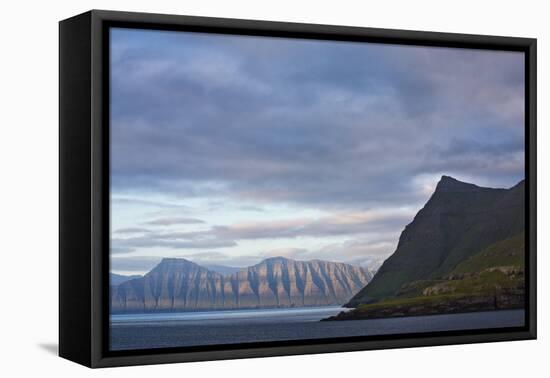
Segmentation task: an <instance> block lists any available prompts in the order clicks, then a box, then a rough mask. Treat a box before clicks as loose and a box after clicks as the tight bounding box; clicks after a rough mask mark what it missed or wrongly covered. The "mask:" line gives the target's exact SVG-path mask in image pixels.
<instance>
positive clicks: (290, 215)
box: [59, 10, 536, 367]
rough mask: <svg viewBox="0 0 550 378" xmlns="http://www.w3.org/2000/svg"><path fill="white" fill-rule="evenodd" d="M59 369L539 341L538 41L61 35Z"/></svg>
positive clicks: (262, 28) (352, 35)
mask: <svg viewBox="0 0 550 378" xmlns="http://www.w3.org/2000/svg"><path fill="white" fill-rule="evenodd" d="M59 61H60V63H59V69H60V84H59V85H60V109H59V114H60V250H59V253H60V256H59V263H60V266H59V268H60V269H59V298H60V307H59V322H60V324H59V353H60V355H61V356H62V357H64V358H67V359H70V360H73V361H75V362H78V363H81V364H84V365H86V366H90V367H107V366H117V365H136V364H153V363H166V362H183V361H199V360H215V359H230V358H243V357H262V356H275V355H291V354H306V353H325V352H342V351H352V350H367V349H381V348H403V347H414V346H428V345H445V344H456V343H475V342H489V341H504V340H523V339H533V338H536V162H535V157H536V129H535V126H536V40H535V39H528V38H515V37H496V36H482V35H466V34H448V33H434V32H417V31H402V30H384V29H371V28H357V27H343V26H327V25H308V24H295V23H280V22H266V21H249V20H234V19H218V18H203V17H187V16H173V15H158V14H143V13H126V12H111V11H96V10H94V11H90V12H87V13H84V14H81V15H78V16H75V17H73V18H70V19H67V20H64V21H61V22H60V60H59Z"/></svg>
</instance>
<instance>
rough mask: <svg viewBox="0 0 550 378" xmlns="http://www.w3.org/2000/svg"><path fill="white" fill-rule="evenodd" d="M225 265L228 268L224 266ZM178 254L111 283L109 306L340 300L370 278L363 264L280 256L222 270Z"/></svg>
mask: <svg viewBox="0 0 550 378" xmlns="http://www.w3.org/2000/svg"><path fill="white" fill-rule="evenodd" d="M223 268H225V269H231V268H227V267H223ZM216 270H218V271H214V269H207V268H206V267H203V266H200V265H198V264H196V263H193V262H191V261H188V260H186V259H181V258H166V259H163V260H162V261H161V262H160V263H159V264H158V265H157V266H156V267H155V268H153V269H152V270H151V271H150V272H149V273H147V274H145V275H144V276H143V277H138V278H134V279H131V280H128V281H125V282H122V283H120V284H118V285H115V286H111V311H112V312H113V313H124V312H160V311H190V310H214V309H244V308H269V307H301V306H326V305H341V304H344V303H346V302H347V301H348V300H349V299H350V298H351V297H352V296H353V295H354V294H355V293H357V292H358V291H359V290H360V289H361V288H363V287H364V286H365V285H366V284H367V283H368V282H369V280H370V279H371V278H372V275H371V273H369V272H368V271H367V270H365V269H363V268H360V267H357V266H353V265H349V264H344V263H335V262H328V261H322V260H311V261H297V260H292V259H288V258H284V257H274V258H269V259H266V260H263V261H262V262H260V263H259V264H256V265H254V266H250V267H247V268H242V269H239V270H238V271H234V272H231V271H230V270H229V271H227V270H226V272H227V273H226V274H221V273H219V272H220V271H221V270H222V269H221V268H220V267H217V268H216Z"/></svg>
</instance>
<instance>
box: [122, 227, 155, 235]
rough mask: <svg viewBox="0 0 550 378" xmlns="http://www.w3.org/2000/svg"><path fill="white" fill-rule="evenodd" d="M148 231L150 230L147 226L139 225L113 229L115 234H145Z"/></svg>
mask: <svg viewBox="0 0 550 378" xmlns="http://www.w3.org/2000/svg"><path fill="white" fill-rule="evenodd" d="M148 232H151V231H150V230H149V229H147V228H141V227H126V228H119V229H118V230H115V233H116V234H146V233H148Z"/></svg>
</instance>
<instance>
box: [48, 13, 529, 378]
mask: <svg viewBox="0 0 550 378" xmlns="http://www.w3.org/2000/svg"><path fill="white" fill-rule="evenodd" d="M113 26H119V27H130V28H140V29H155V30H181V31H201V32H210V33H212V32H214V33H222V34H238V35H254V36H279V37H290V38H311V39H325V40H343V41H359V42H377V43H391V44H401V45H422V46H445V47H455V48H472V49H490V50H509V51H521V52H524V53H525V78H526V80H525V101H526V103H525V135H526V138H525V151H526V159H525V164H526V167H525V173H526V189H527V190H526V192H527V193H526V194H527V196H526V201H527V204H528V206H526V214H525V216H526V218H525V221H526V227H527V230H528V234H527V235H528V236H527V237H526V271H525V274H526V302H527V305H526V325H525V327H518V328H509V329H492V330H491V329H483V330H474V331H448V332H432V333H422V334H402V335H386V336H368V337H352V338H338V339H325V340H303V341H287V342H268V343H257V344H246V345H230V346H226V345H216V346H209V347H186V348H170V349H149V350H133V351H120V352H117V351H109V348H108V331H109V327H108V325H109V311H108V310H109V300H108V299H109V265H108V264H109V148H108V146H109V132H108V127H109V126H108V125H109V64H108V63H109V55H108V54H109V50H108V46H109V40H108V35H109V34H108V30H109V28H110V27H113ZM59 89H60V91H59V93H60V94H59V127H60V133H59V138H60V139H59V146H60V147H59V156H60V161H59V172H60V173H59V186H60V191H59V212H60V224H59V354H60V356H61V357H64V358H67V359H69V360H72V361H75V362H77V363H80V364H83V365H86V366H89V367H94V368H95V367H109V366H119V365H139V364H156V363H169V362H187V361H202V360H219V359H233V358H250V357H265V356H280V355H297V354H309V353H329V352H343V351H356V350H369V349H386V348H406V347H418V346H434V345H447V344H459V343H460V344H464V343H480V342H495V341H506V340H526V339H535V338H536V329H537V325H536V322H537V314H536V308H537V307H536V306H537V296H536V275H537V271H536V39H531V38H515V37H497V36H485V35H468V34H450V33H435V32H419V31H406V30H387V29H375V28H359V27H347V26H329V25H312V24H298V23H284V22H268V21H251V20H237V19H224V18H205V17H190V16H175V15H161V14H146V13H130V12H114V11H103V10H92V11H89V12H86V13H84V14H81V15H78V16H75V17H72V18H69V19H66V20H63V21H61V22H60V24H59Z"/></svg>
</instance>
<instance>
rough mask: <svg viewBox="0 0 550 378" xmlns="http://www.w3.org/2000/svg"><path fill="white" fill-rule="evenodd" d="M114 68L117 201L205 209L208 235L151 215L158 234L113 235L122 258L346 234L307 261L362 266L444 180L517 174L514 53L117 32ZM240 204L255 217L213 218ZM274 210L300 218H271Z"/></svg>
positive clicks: (520, 138)
mask: <svg viewBox="0 0 550 378" xmlns="http://www.w3.org/2000/svg"><path fill="white" fill-rule="evenodd" d="M111 58H112V65H111V68H112V73H113V75H112V87H111V89H112V103H111V112H112V113H111V131H112V134H111V143H112V154H111V185H112V195H113V203H114V205H115V206H123V207H124V209H127V211H128V212H129V213H131V210H132V209H134V208H141V209H149V208H151V209H155V208H160V209H162V210H163V211H164V210H166V209H170V210H179V211H180V212H176V211H174V212H173V214H190V213H191V212H190V211H189V212H186V213H184V212H181V211H188V210H196V209H195V208H193V207H188V206H183V205H182V203H185V204H190V203H194V202H193V201H195V200H197V201H195V203H196V202H200V200H203V201H204V200H208V201H209V202H211V203H212V208H208V210H205V209H204V208H202V209H200V210H201V211H202V213H201V212H200V211H199V212H193V213H192V216H197V217H198V218H202V219H205V220H206V221H207V223H205V224H204V225H203V226H204V228H205V229H203V228H201V230H200V231H185V230H184V231H180V230H175V231H174V230H172V229H175V228H176V227H172V229H171V230H170V231H168V230H166V229H165V227H166V226H177V225H184V224H193V222H192V220H196V221H199V219H195V218H177V217H171V218H169V217H165V215H166V214H167V213H166V212H164V213H163V214H159V213H157V214H155V215H152V214H151V213H148V214H147V217H146V218H144V219H149V218H153V219H151V220H150V221H149V222H147V223H148V224H149V225H154V226H155V227H154V228H153V231H154V232H151V233H147V234H143V235H139V234H138V235H132V234H131V233H127V234H126V235H129V236H131V237H124V238H123V237H122V236H125V235H124V232H122V233H118V234H117V235H116V236H117V238H115V239H113V245H114V246H115V247H116V248H121V249H124V248H126V249H140V248H149V249H153V248H157V247H159V248H172V249H174V248H175V249H179V248H181V249H187V248H189V249H191V250H194V249H200V250H201V251H202V250H204V251H205V252H206V251H212V250H215V249H223V248H231V247H230V246H233V247H235V248H234V250H236V251H238V247H239V242H240V241H244V240H259V241H261V240H267V239H270V240H274V239H275V240H280V241H283V240H284V241H288V240H293V241H299V239H300V238H302V237H312V238H319V239H322V238H324V237H340V238H347V239H349V240H348V241H347V243H348V244H347V245H340V246H336V245H335V246H333V247H334V250H333V251H332V252H331V251H330V250H329V249H327V250H315V251H313V250H311V251H308V252H307V253H306V255H308V256H313V255H311V253H318V254H319V255H320V256H330V255H331V253H332V255H333V256H336V255H337V254H339V255H341V256H344V257H345V258H347V259H348V260H349V261H367V259H371V260H372V259H378V258H380V256H383V255H385V254H386V253H391V248H390V246H391V245H392V240H397V237H398V235H399V232H400V231H401V229H402V227H403V225H404V224H405V223H406V222H408V221H410V219H412V216H413V215H414V213H415V212H416V211H417V210H418V209H419V208H420V207H421V206H422V204H423V203H424V202H425V201H426V200H427V199H428V197H429V196H430V194H431V193H432V191H433V188H434V185H435V183H436V181H437V180H438V179H439V177H440V176H441V175H442V174H446V175H451V176H454V177H457V178H459V179H467V180H469V181H471V182H474V183H476V184H479V185H487V186H492V187H510V186H512V185H514V184H515V183H517V182H518V181H519V180H521V179H523V178H524V175H525V172H524V162H525V157H524V156H525V155H524V153H525V151H524V142H525V136H524V130H523V128H524V115H525V109H524V100H525V99H524V89H525V88H524V56H523V54H522V53H519V52H502V51H494V50H481V49H450V48H438V47H418V46H403V45H384V44H359V43H351V42H349V43H348V42H329V41H315V40H296V39H292V40H291V39H285V38H260V37H241V36H220V35H209V34H201V33H179V32H178V33H176V32H174V33H173V32H154V31H136V30H127V29H118V30H116V29H115V30H114V31H113V33H112V54H111ZM238 205H242V207H241V210H242V211H243V212H247V211H252V209H258V211H257V217H258V220H254V221H247V222H244V221H241V220H242V218H239V220H238V221H237V220H232V219H229V220H228V221H226V222H225V224H224V225H221V224H216V223H217V222H210V218H209V216H210V215H211V214H213V213H216V214H220V213H222V212H223V211H224V208H227V207H231V206H232V208H237V207H238ZM272 205H283V206H287V207H290V208H293V209H296V217H295V218H294V219H290V220H284V221H281V220H266V219H267V218H266V216H267V215H268V214H269V212H268V211H267V210H266V209H268V208H270V207H272ZM303 209H316V210H320V211H322V212H324V213H327V214H330V215H327V216H326V217H308V216H300V211H301V210H303ZM399 209H401V210H399ZM403 209H405V210H403ZM171 214H172V213H171ZM131 215H132V216H134V215H135V214H133V213H131ZM155 217H158V218H155ZM177 219H179V220H180V222H177V221H176V220H177ZM217 219H219V218H217ZM142 221H143V219H140V220H139V222H142ZM231 221H233V223H229V222H231ZM150 222H154V223H150ZM136 224H137V225H143V224H144V223H136ZM197 224H198V223H197ZM210 224H212V225H210ZM126 226H133V225H126ZM121 228H128V227H121ZM376 235H385V237H386V236H387V239H385V240H384V241H380V240H379V238H377V237H376ZM367 236H368V238H367ZM296 246H297V249H296V250H292V251H291V250H289V251H288V253H289V254H292V253H295V254H296V255H297V256H298V255H299V253H305V252H303V251H302V252H299V250H300V246H299V245H298V244H296ZM285 248H286V247H285ZM388 250H389V251H390V252H387V251H388ZM224 252H225V250H224ZM262 253H263V252H262V251H259V252H258V254H257V256H256V257H259V256H260V255H261V254H262ZM235 255H238V253H235V254H234V255H232V256H233V257H232V258H237V257H235ZM239 256H240V255H239ZM219 257H220V256H219ZM220 258H222V257H220ZM239 258H240V257H239ZM243 258H244V257H243ZM247 258H249V259H252V257H250V256H249V257H247ZM243 261H244V260H243ZM373 261H374V260H373Z"/></svg>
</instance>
